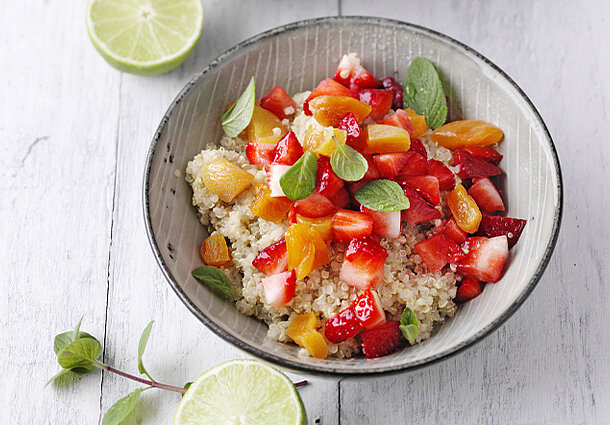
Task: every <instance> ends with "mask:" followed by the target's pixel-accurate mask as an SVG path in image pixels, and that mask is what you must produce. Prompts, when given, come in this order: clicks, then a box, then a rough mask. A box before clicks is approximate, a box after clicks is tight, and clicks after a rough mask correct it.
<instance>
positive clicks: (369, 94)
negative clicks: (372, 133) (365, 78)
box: [358, 89, 394, 122]
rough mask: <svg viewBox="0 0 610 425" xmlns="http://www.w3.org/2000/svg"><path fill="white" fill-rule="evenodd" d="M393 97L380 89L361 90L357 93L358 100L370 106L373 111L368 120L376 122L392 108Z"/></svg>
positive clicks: (390, 93) (389, 92)
mask: <svg viewBox="0 0 610 425" xmlns="http://www.w3.org/2000/svg"><path fill="white" fill-rule="evenodd" d="M393 97H394V95H393V94H392V92H391V91H390V90H381V89H362V90H360V91H359V92H358V100H360V102H364V103H366V104H367V105H370V106H371V107H372V108H373V110H372V111H371V113H370V114H369V116H368V118H370V119H372V120H373V121H375V122H377V121H379V120H380V119H382V118H383V117H385V114H387V113H388V111H389V110H390V108H391V107H392V99H393Z"/></svg>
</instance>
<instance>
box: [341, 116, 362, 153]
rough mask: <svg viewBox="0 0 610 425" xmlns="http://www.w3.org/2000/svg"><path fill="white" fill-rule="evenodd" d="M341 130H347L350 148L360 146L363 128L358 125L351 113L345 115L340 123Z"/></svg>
mask: <svg viewBox="0 0 610 425" xmlns="http://www.w3.org/2000/svg"><path fill="white" fill-rule="evenodd" d="M337 128H338V129H339V130H345V132H346V133H347V141H346V143H347V144H348V145H350V146H356V147H357V146H359V144H360V143H361V141H362V128H360V126H359V125H358V121H357V120H356V117H355V116H354V114H352V113H351V112H348V113H347V114H345V116H344V117H343V118H341V121H339V126H338V127H337Z"/></svg>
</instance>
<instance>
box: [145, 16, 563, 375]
mask: <svg viewBox="0 0 610 425" xmlns="http://www.w3.org/2000/svg"><path fill="white" fill-rule="evenodd" d="M347 21H349V22H354V21H355V22H365V23H373V24H378V25H382V26H386V27H387V26H401V27H404V26H406V27H408V28H410V29H416V30H418V31H422V32H425V33H429V34H431V35H434V36H436V37H439V38H442V39H444V40H446V41H448V42H450V43H453V44H455V45H457V46H458V47H460V48H462V49H464V50H466V51H467V52H468V53H470V54H473V55H474V56H476V57H477V58H479V59H481V60H482V61H483V62H485V63H486V64H488V65H489V66H491V67H492V68H493V69H494V70H495V71H497V72H498V73H499V74H500V75H502V76H503V77H504V78H505V79H506V80H507V81H508V82H509V83H510V84H511V85H512V86H513V87H514V88H515V89H516V90H517V92H518V93H519V94H520V95H521V96H522V97H523V98H524V99H525V100H526V102H527V104H528V105H529V107H530V108H531V111H532V112H533V113H534V116H535V117H536V118H537V120H538V121H539V124H540V125H541V128H542V130H543V132H544V134H545V135H546V138H547V140H548V142H549V145H550V148H551V154H552V157H553V164H554V167H555V172H556V173H557V190H558V196H559V199H558V201H559V202H558V204H557V208H556V209H555V215H554V221H553V233H552V236H551V239H550V241H549V243H548V245H547V247H546V249H545V252H544V255H543V257H542V261H541V263H540V264H539V266H538V268H537V270H536V271H535V273H534V276H533V277H532V279H531V280H530V282H529V283H528V285H527V286H526V288H525V289H524V291H523V292H522V293H521V295H520V296H519V297H518V298H517V299H516V300H515V301H514V302H513V303H512V304H511V305H510V306H509V308H508V309H507V310H506V311H505V312H504V313H503V314H502V315H501V316H500V317H498V318H497V319H496V320H495V321H494V322H492V323H490V324H489V325H488V326H487V327H486V328H484V329H482V330H481V331H479V332H478V333H476V334H475V335H473V336H471V337H470V338H468V339H467V340H465V341H463V342H462V343H460V344H459V345H457V346H455V347H453V348H452V349H450V350H448V351H446V352H443V353H441V354H437V355H433V356H429V357H427V358H425V359H422V360H419V361H417V362H414V363H412V364H409V365H397V366H391V367H384V368H379V369H373V370H371V369H368V370H367V369H351V370H341V369H336V368H332V367H326V366H318V365H307V364H301V363H297V362H294V361H291V360H286V359H283V358H281V357H278V356H276V355H273V354H270V353H267V352H263V351H260V350H259V349H257V348H255V347H252V346H251V345H249V344H247V343H245V342H243V341H241V340H240V339H238V338H236V337H234V336H233V335H231V334H229V333H227V332H226V331H225V330H223V329H222V328H221V327H220V326H218V325H216V324H215V323H214V322H213V321H212V320H210V319H208V318H207V317H206V316H205V315H204V314H203V312H201V310H199V309H198V308H197V306H195V305H194V304H193V303H192V301H191V300H190V299H189V298H188V296H187V295H186V294H185V293H184V291H182V289H181V288H180V286H179V284H178V283H177V282H176V280H175V279H174V277H173V275H172V274H171V273H170V272H169V269H168V268H167V266H166V264H165V261H164V260H163V257H162V256H161V252H160V250H159V247H158V245H157V242H156V240H155V237H154V233H153V229H152V224H151V220H150V205H149V203H148V193H149V183H150V171H151V167H152V159H153V157H154V155H155V152H156V150H157V145H158V142H159V139H160V136H161V134H162V133H163V131H164V128H165V126H166V124H167V122H168V120H169V117H170V115H171V114H172V112H173V110H174V108H175V107H176V106H177V105H178V104H179V103H180V102H181V100H182V98H183V97H184V96H186V94H188V93H189V91H190V90H191V88H192V87H193V86H194V85H195V84H196V83H197V82H198V81H199V80H200V79H201V78H202V77H203V76H204V75H205V74H207V73H208V72H210V71H211V70H213V69H214V68H216V67H217V66H218V65H220V64H221V63H222V62H223V61H224V60H225V59H227V57H229V56H231V55H232V54H233V53H234V52H236V51H238V50H241V49H242V48H244V47H246V46H249V45H252V44H254V43H257V42H259V41H262V40H265V39H267V38H269V37H272V36H275V35H276V34H279V33H284V32H288V31H292V30H295V29H298V28H301V27H305V26H308V25H312V24H323V23H327V22H331V23H332V22H347ZM142 195H143V207H144V208H143V210H144V211H143V212H144V221H145V224H146V233H147V236H148V241H149V243H150V246H151V248H152V250H153V252H154V254H155V258H156V260H157V263H158V264H159V266H160V267H161V270H162V272H163V275H164V276H165V278H166V279H167V281H168V282H169V284H170V285H171V287H172V288H173V290H174V292H176V294H177V295H178V298H180V299H181V300H182V302H183V303H184V304H185V305H186V306H187V308H188V309H189V310H190V311H191V312H192V313H193V314H194V315H195V316H196V317H197V318H198V319H199V320H200V321H201V322H203V324H204V325H206V326H207V327H208V328H209V329H210V330H211V331H212V332H214V333H215V334H216V335H218V336H219V337H221V338H222V339H224V340H226V341H227V342H229V343H231V344H233V345H234V346H236V347H237V348H239V349H241V350H243V351H245V352H247V353H249V354H251V355H254V356H256V357H258V358H260V359H262V360H265V361H267V362H270V363H273V364H275V365H278V366H280V367H283V368H286V369H289V370H294V371H300V372H306V373H310V374H313V375H322V376H329V375H334V376H339V377H341V376H367V375H376V376H380V375H388V374H396V373H399V372H405V371H412V370H416V369H419V368H422V367H425V366H429V365H431V364H434V363H437V362H440V361H442V360H446V359H448V358H449V357H452V356H454V355H456V354H458V353H461V352H462V351H463V350H465V349H466V348H469V347H471V346H473V345H474V344H476V343H477V342H479V341H481V340H483V339H484V338H485V337H486V336H488V335H489V334H490V333H491V332H493V331H494V330H496V329H498V328H499V327H500V326H501V325H502V324H503V323H504V322H505V321H506V320H507V319H508V318H509V317H510V316H512V315H513V313H514V312H515V311H517V309H518V308H519V307H520V306H521V304H523V302H524V301H525V299H526V298H527V297H528V296H529V295H530V293H531V292H532V291H533V289H534V288H535V287H536V285H537V284H538V282H539V281H540V278H541V277H542V275H543V273H544V270H545V269H546V267H547V265H548V263H549V261H550V259H551V256H552V254H553V251H554V249H555V246H556V245H557V239H558V236H559V228H560V225H561V219H562V215H563V178H562V174H561V168H560V164H559V157H558V155H557V150H556V148H555V145H554V143H553V139H552V138H551V134H550V133H549V130H548V128H547V127H546V124H545V123H544V121H543V120H542V117H541V116H540V113H539V112H538V110H537V109H536V107H535V106H534V104H533V103H532V101H531V100H530V99H529V97H528V96H527V95H526V94H525V93H524V92H523V90H522V89H521V87H519V86H518V85H517V83H515V81H513V79H512V78H510V77H509V76H508V75H507V74H506V73H505V72H504V71H502V70H501V69H500V68H499V67H498V66H496V65H495V64H494V63H493V62H491V61H490V60H489V59H487V58H486V57H485V56H483V55H481V54H480V53H478V52H477V51H476V50H474V49H472V48H471V47H469V46H468V45H466V44H464V43H462V42H460V41H458V40H456V39H454V38H452V37H449V36H447V35H445V34H442V33H440V32H437V31H435V30H432V29H429V28H426V27H423V26H420V25H415V24H411V23H407V22H403V21H398V20H393V19H387V18H378V17H369V16H330V17H322V18H315V19H307V20H303V21H298V22H293V23H289V24H286V25H282V26H279V27H276V28H273V29H271V30H268V31H265V32H262V33H260V34H257V35H255V36H253V37H251V38H249V39H247V40H245V41H242V42H241V43H239V44H237V45H235V46H234V47H232V48H231V49H229V50H227V51H225V52H224V53H222V54H220V55H219V56H218V57H217V58H216V59H214V60H213V61H212V62H210V64H209V65H207V66H206V67H205V68H204V69H203V70H202V71H200V72H199V73H197V74H196V75H195V76H194V77H193V78H192V79H191V80H190V81H189V82H188V83H187V84H186V85H185V87H184V88H183V89H182V90H181V91H180V93H179V94H178V95H177V96H176V98H175V99H174V100H173V101H172V103H171V105H170V106H169V108H168V110H167V112H166V113H165V115H164V116H163V119H162V120H161V123H160V124H159V127H158V128H157V131H156V132H155V136H154V137H153V140H152V142H151V145H150V148H149V150H148V154H147V157H146V167H145V171H144V182H143V192H142Z"/></svg>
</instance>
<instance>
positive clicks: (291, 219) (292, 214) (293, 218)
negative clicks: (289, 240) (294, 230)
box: [286, 202, 297, 227]
mask: <svg viewBox="0 0 610 425" xmlns="http://www.w3.org/2000/svg"><path fill="white" fill-rule="evenodd" d="M294 204H296V202H293V203H292V205H291V206H290V209H289V210H288V215H287V216H286V226H288V227H290V226H292V225H293V224H294V223H296V222H297V210H296V208H295V207H294Z"/></svg>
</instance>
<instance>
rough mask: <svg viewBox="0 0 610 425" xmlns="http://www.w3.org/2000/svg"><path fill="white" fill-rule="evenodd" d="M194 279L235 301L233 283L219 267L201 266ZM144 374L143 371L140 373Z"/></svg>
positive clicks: (193, 272)
mask: <svg viewBox="0 0 610 425" xmlns="http://www.w3.org/2000/svg"><path fill="white" fill-rule="evenodd" d="M191 274H192V275H193V277H194V278H195V279H197V280H198V281H200V282H203V283H205V284H207V285H209V286H211V287H213V288H216V289H218V290H219V291H220V292H221V293H222V294H223V295H224V296H225V297H227V298H228V299H230V300H231V301H234V300H235V294H234V293H233V287H232V286H231V281H230V280H229V278H228V277H227V275H226V274H224V272H223V271H222V270H220V269H219V268H218V267H213V266H201V267H197V268H196V269H195V270H193V271H192V272H191ZM140 372H142V371H140Z"/></svg>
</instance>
